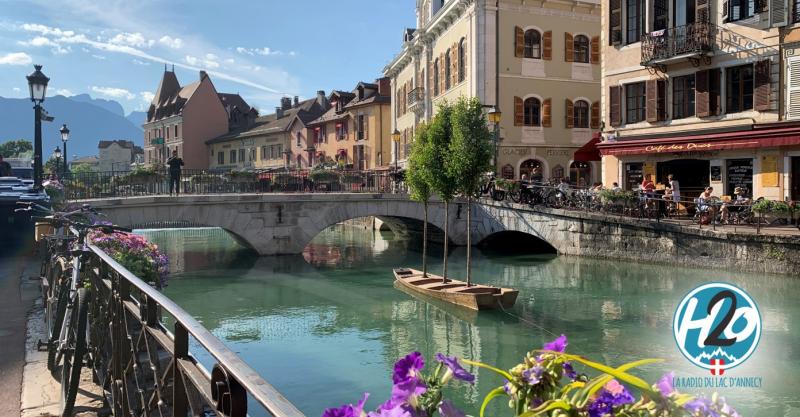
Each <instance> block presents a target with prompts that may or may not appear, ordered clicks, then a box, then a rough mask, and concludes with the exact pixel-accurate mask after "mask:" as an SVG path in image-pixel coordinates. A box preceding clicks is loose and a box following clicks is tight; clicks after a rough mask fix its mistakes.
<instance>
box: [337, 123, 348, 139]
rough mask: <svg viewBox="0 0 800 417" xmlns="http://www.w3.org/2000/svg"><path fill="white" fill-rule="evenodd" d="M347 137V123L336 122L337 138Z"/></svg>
mask: <svg viewBox="0 0 800 417" xmlns="http://www.w3.org/2000/svg"><path fill="white" fill-rule="evenodd" d="M346 138H347V123H336V140H344V139H346Z"/></svg>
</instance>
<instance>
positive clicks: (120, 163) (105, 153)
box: [95, 140, 142, 172]
mask: <svg viewBox="0 0 800 417" xmlns="http://www.w3.org/2000/svg"><path fill="white" fill-rule="evenodd" d="M97 154H98V159H97V165H96V167H95V170H97V171H101V172H118V171H130V170H131V164H134V163H136V162H137V158H139V157H140V156H141V154H142V148H140V147H138V146H136V145H134V144H133V142H131V141H129V140H101V141H100V142H99V143H98V144H97Z"/></svg>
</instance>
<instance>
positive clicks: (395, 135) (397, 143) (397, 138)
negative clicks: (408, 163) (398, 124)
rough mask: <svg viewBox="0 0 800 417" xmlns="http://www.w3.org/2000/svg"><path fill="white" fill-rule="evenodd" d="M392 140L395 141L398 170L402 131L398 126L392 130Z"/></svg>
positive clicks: (395, 167)
mask: <svg viewBox="0 0 800 417" xmlns="http://www.w3.org/2000/svg"><path fill="white" fill-rule="evenodd" d="M392 141H393V142H394V170H395V172H397V171H398V168H397V160H398V159H400V131H399V130H397V128H395V129H394V132H392Z"/></svg>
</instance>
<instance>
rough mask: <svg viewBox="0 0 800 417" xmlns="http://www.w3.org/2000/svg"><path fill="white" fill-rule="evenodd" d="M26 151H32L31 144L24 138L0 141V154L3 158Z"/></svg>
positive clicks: (13, 156) (15, 155)
mask: <svg viewBox="0 0 800 417" xmlns="http://www.w3.org/2000/svg"><path fill="white" fill-rule="evenodd" d="M26 152H33V144H32V143H31V142H30V141H27V140H25V139H18V140H10V141H8V142H3V143H0V155H3V158H15V157H17V156H19V155H20V154H22V153H26Z"/></svg>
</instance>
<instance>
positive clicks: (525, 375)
mask: <svg viewBox="0 0 800 417" xmlns="http://www.w3.org/2000/svg"><path fill="white" fill-rule="evenodd" d="M543 370H544V369H543V368H542V367H541V366H539V365H538V364H537V365H534V366H533V368H528V369H526V370H524V371H522V379H524V380H525V382H527V383H528V384H531V385H536V384H538V383H539V381H541V380H542V371H543Z"/></svg>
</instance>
